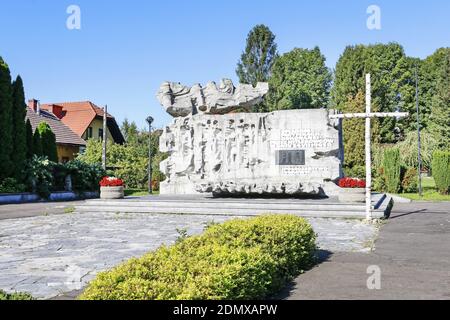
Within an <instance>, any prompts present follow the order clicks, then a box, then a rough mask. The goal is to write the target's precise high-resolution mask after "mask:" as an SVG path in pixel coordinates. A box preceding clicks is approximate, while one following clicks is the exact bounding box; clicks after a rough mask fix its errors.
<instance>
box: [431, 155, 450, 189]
mask: <svg viewBox="0 0 450 320" xmlns="http://www.w3.org/2000/svg"><path fill="white" fill-rule="evenodd" d="M432 166H433V178H434V181H435V182H436V187H437V189H438V191H439V192H440V193H441V194H449V193H450V151H435V152H434V154H433V164H432Z"/></svg>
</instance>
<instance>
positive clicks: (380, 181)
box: [373, 167, 386, 192]
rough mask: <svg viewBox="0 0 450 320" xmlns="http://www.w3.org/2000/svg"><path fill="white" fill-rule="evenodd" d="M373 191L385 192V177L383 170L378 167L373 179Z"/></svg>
mask: <svg viewBox="0 0 450 320" xmlns="http://www.w3.org/2000/svg"><path fill="white" fill-rule="evenodd" d="M373 189H374V190H376V191H378V192H386V176H385V174H384V168H383V167H380V168H378V170H376V171H375V174H374V178H373Z"/></svg>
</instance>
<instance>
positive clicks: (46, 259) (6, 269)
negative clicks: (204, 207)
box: [0, 213, 378, 299]
mask: <svg viewBox="0 0 450 320" xmlns="http://www.w3.org/2000/svg"><path fill="white" fill-rule="evenodd" d="M230 218H231V217H226V216H214V217H212V216H193V215H189V216H187V215H161V214H159V215H158V214H113V213H84V214H80V213H71V214H70V213H67V214H58V215H49V216H35V217H29V218H20V219H7V220H1V221H0V270H1V273H0V289H3V290H5V291H7V292H14V291H19V292H29V293H31V294H32V295H33V296H35V297H37V298H40V299H49V298H53V297H57V296H60V295H64V294H67V293H69V294H70V293H71V292H77V290H80V289H82V288H83V287H84V286H86V284H87V283H88V282H89V281H90V280H92V279H93V278H94V277H95V275H96V274H97V273H98V272H100V271H103V270H107V269H109V268H111V267H113V266H115V265H117V264H119V263H120V262H122V261H124V260H127V259H129V258H131V257H136V256H141V255H142V254H144V253H146V252H148V251H150V250H154V249H156V248H158V247H159V246H160V245H162V244H171V243H173V242H174V241H175V240H176V239H177V237H178V236H179V233H178V232H177V229H187V231H188V233H189V234H197V233H200V232H201V231H203V229H204V227H205V223H208V222H211V221H214V222H219V223H220V222H223V221H226V220H228V219H230ZM234 218H235V217H234ZM309 221H310V222H311V224H312V226H313V228H314V230H315V231H316V233H318V245H319V247H320V248H321V249H323V250H329V251H333V252H367V251H370V247H371V244H372V243H373V241H374V239H375V238H376V235H377V232H378V228H377V226H376V225H373V224H367V223H365V222H362V221H360V220H337V219H317V218H313V219H309Z"/></svg>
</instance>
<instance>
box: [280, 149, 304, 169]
mask: <svg viewBox="0 0 450 320" xmlns="http://www.w3.org/2000/svg"><path fill="white" fill-rule="evenodd" d="M277 165H279V166H304V165H305V150H279V151H278V154H277Z"/></svg>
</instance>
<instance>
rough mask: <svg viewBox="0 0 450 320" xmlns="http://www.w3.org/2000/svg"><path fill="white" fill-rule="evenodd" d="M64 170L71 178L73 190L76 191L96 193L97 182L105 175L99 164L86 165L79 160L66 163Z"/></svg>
mask: <svg viewBox="0 0 450 320" xmlns="http://www.w3.org/2000/svg"><path fill="white" fill-rule="evenodd" d="M65 170H66V173H67V174H70V175H71V176H72V185H73V189H74V190H76V191H98V190H99V189H100V186H99V182H100V180H101V179H102V178H103V177H104V176H105V175H106V172H105V171H104V170H103V168H102V167H101V165H100V164H88V163H86V162H83V161H80V160H72V161H69V162H67V163H66V164H65Z"/></svg>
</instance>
